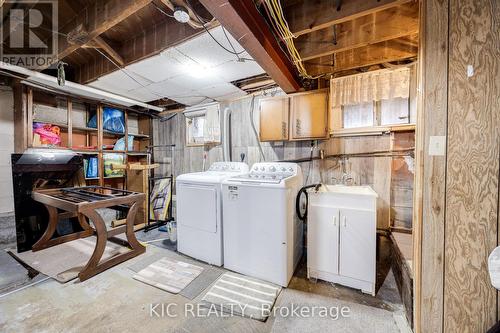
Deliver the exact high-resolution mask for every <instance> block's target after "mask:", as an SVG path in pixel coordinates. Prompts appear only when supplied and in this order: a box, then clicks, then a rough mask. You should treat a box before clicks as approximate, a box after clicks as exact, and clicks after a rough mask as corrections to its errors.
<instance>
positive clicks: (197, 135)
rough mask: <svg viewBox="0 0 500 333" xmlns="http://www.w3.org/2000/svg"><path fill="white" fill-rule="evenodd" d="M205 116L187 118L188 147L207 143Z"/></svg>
mask: <svg viewBox="0 0 500 333" xmlns="http://www.w3.org/2000/svg"><path fill="white" fill-rule="evenodd" d="M204 127H205V114H201V115H195V116H192V117H188V116H186V145H187V146H202V145H203V144H204V142H205V135H204V134H205V133H204Z"/></svg>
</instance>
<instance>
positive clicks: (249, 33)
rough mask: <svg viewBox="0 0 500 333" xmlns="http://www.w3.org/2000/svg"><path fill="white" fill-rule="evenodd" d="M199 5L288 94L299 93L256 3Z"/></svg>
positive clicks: (211, 0) (213, 0)
mask: <svg viewBox="0 0 500 333" xmlns="http://www.w3.org/2000/svg"><path fill="white" fill-rule="evenodd" d="M200 2H201V3H202V4H203V5H204V6H205V8H206V9H207V10H208V11H209V12H210V13H211V14H212V15H213V16H214V17H215V18H216V19H217V20H218V21H219V22H220V23H221V24H222V25H223V26H224V28H226V29H227V30H228V31H229V33H230V34H231V35H232V36H233V37H234V38H235V39H236V40H237V41H238V43H239V44H240V45H241V46H243V47H244V48H245V50H246V51H247V52H248V53H249V54H250V55H251V56H252V58H253V59H255V61H257V63H258V64H259V65H260V66H261V67H262V68H263V69H264V70H265V71H266V72H267V73H268V74H269V76H271V78H273V79H274V81H275V82H276V83H277V84H278V85H279V86H280V87H281V88H282V89H283V90H284V91H285V92H288V93H290V92H295V91H297V90H298V89H300V86H301V85H300V81H299V78H298V76H297V72H296V70H295V68H294V66H293V64H292V63H291V62H290V60H288V58H287V56H286V55H285V53H284V52H283V51H282V50H281V48H280V46H279V44H278V42H277V41H276V39H275V38H274V35H273V34H272V32H271V30H270V29H269V26H268V25H267V23H266V21H265V20H264V18H263V17H262V15H261V14H260V13H259V11H258V10H257V7H256V6H255V3H254V2H253V0H200Z"/></svg>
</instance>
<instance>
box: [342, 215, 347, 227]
mask: <svg viewBox="0 0 500 333" xmlns="http://www.w3.org/2000/svg"><path fill="white" fill-rule="evenodd" d="M342 225H343V226H344V227H347V216H344V217H343V219H342Z"/></svg>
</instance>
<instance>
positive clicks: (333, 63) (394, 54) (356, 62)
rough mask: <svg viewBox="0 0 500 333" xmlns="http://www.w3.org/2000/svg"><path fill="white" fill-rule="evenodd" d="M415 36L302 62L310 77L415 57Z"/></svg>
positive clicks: (416, 50)
mask: <svg viewBox="0 0 500 333" xmlns="http://www.w3.org/2000/svg"><path fill="white" fill-rule="evenodd" d="M417 38H418V37H417V36H416V35H415V36H411V37H402V38H398V39H393V40H389V41H385V42H381V43H377V44H373V45H368V46H364V47H360V48H357V49H352V50H348V51H344V52H339V53H336V54H334V55H330V56H326V57H321V58H316V59H313V60H311V61H306V62H304V65H305V66H306V70H307V72H308V73H309V74H310V75H313V76H316V75H320V74H327V73H336V72H340V71H345V70H348V69H353V68H360V67H366V66H371V65H377V64H383V63H385V62H392V61H400V60H404V59H409V58H413V57H416V55H417V52H418V43H417Z"/></svg>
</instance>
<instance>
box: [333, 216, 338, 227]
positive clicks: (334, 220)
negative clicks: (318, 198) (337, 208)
mask: <svg viewBox="0 0 500 333" xmlns="http://www.w3.org/2000/svg"><path fill="white" fill-rule="evenodd" d="M333 226H334V227H336V226H337V216H334V217H333Z"/></svg>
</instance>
